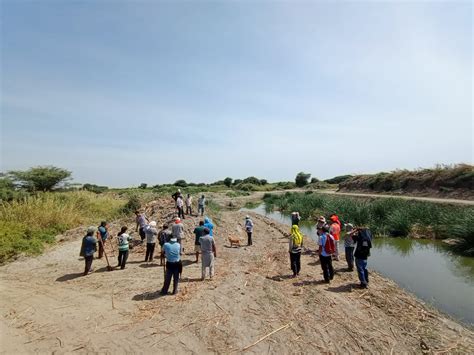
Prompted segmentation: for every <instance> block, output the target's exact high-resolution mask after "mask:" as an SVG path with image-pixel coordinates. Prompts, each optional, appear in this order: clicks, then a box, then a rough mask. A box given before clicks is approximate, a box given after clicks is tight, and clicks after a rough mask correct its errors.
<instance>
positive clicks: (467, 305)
mask: <svg viewBox="0 0 474 355" xmlns="http://www.w3.org/2000/svg"><path fill="white" fill-rule="evenodd" d="M244 210H245V209H244ZM249 211H253V212H256V213H258V214H261V215H264V216H267V217H269V218H271V219H273V220H275V221H277V222H280V223H283V224H287V225H291V218H290V216H288V215H284V214H282V213H280V212H278V211H270V212H268V211H266V210H265V205H260V206H258V207H256V208H253V209H250V210H249ZM300 229H301V231H302V232H303V233H304V234H305V235H306V236H311V238H313V239H315V238H316V231H315V229H314V225H311V224H305V223H301V225H300ZM340 244H343V243H340ZM340 248H341V251H342V252H343V249H344V247H343V245H342V246H340ZM369 269H372V270H375V271H377V272H379V273H380V274H382V275H384V276H386V277H388V278H390V279H392V280H394V281H395V282H396V283H397V284H398V285H400V286H401V287H403V288H404V289H406V290H408V291H410V292H411V293H413V294H415V295H416V296H418V297H419V298H421V299H423V300H424V301H426V302H427V303H429V304H431V305H433V306H434V307H436V308H438V309H439V310H441V311H442V312H444V313H447V314H449V315H451V316H452V317H453V318H455V319H457V320H459V321H461V322H463V323H466V324H468V325H471V326H473V325H474V258H469V257H463V256H459V255H453V254H452V253H451V252H450V251H449V250H448V249H447V248H446V246H445V245H444V244H443V243H442V242H440V241H432V240H420V239H407V238H375V239H374V241H373V248H372V251H371V256H370V258H369Z"/></svg>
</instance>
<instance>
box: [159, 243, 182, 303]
mask: <svg viewBox="0 0 474 355" xmlns="http://www.w3.org/2000/svg"><path fill="white" fill-rule="evenodd" d="M180 251H181V245H180V244H179V243H178V240H177V239H176V238H175V237H172V238H171V239H170V241H169V242H167V243H165V245H164V246H163V252H162V256H163V257H165V258H166V274H165V282H164V284H163V288H162V289H161V292H160V293H161V294H162V295H167V294H168V289H169V287H170V284H171V278H173V295H176V294H177V293H178V283H179V273H180V269H181V267H182V265H181V252H180Z"/></svg>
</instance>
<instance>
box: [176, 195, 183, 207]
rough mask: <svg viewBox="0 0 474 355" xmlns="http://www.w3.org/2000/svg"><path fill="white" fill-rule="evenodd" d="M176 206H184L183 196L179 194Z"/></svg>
mask: <svg viewBox="0 0 474 355" xmlns="http://www.w3.org/2000/svg"><path fill="white" fill-rule="evenodd" d="M176 206H178V207H183V198H182V197H179V196H178V199H177V200H176Z"/></svg>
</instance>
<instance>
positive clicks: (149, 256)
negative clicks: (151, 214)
mask: <svg viewBox="0 0 474 355" xmlns="http://www.w3.org/2000/svg"><path fill="white" fill-rule="evenodd" d="M145 234H146V254H145V262H147V261H150V262H151V261H153V254H154V253H155V245H156V239H157V237H158V231H157V230H156V222H155V221H151V222H150V224H149V225H148V228H146V229H145Z"/></svg>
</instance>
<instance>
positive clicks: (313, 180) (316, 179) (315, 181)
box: [311, 177, 319, 184]
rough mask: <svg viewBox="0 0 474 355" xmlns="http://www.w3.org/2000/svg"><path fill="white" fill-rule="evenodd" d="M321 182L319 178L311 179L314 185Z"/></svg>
mask: <svg viewBox="0 0 474 355" xmlns="http://www.w3.org/2000/svg"><path fill="white" fill-rule="evenodd" d="M317 182H319V179H318V178H317V177H312V178H311V183H312V184H314V183H317Z"/></svg>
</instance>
